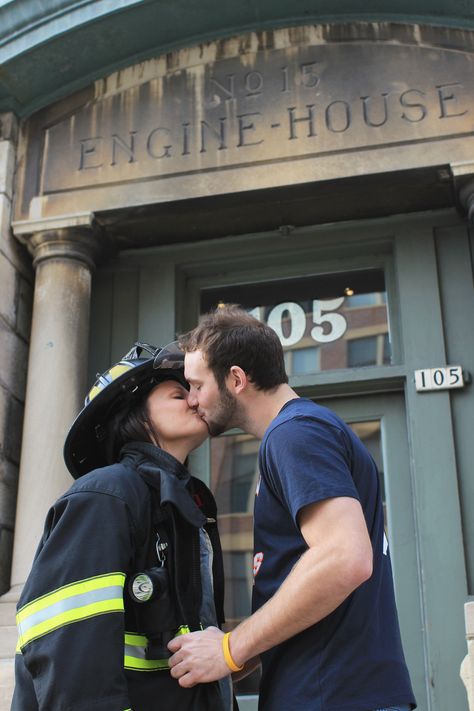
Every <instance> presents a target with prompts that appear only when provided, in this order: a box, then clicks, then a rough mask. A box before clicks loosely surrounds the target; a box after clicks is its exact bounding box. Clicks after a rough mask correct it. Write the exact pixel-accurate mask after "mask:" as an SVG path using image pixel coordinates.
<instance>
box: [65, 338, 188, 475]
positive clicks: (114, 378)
mask: <svg viewBox="0 0 474 711" xmlns="http://www.w3.org/2000/svg"><path fill="white" fill-rule="evenodd" d="M164 380H177V381H178V382H179V383H181V384H182V385H184V387H186V388H188V387H189V386H188V384H187V383H186V380H185V379H184V353H183V352H182V351H181V350H180V348H179V346H178V344H177V343H176V342H174V343H170V344H169V345H168V346H165V347H164V348H156V347H155V346H150V345H149V344H147V343H135V344H134V346H133V348H132V349H131V350H130V351H129V352H128V353H127V354H126V355H124V357H123V358H121V360H119V362H118V363H116V364H115V365H113V366H112V367H111V368H109V369H108V370H106V371H105V373H103V374H102V375H98V376H97V380H96V382H95V383H94V385H93V386H92V388H91V389H90V391H89V393H88V394H87V396H86V399H85V402H84V408H83V409H82V410H81V412H80V413H79V415H78V416H77V417H76V419H75V420H74V422H73V424H72V426H71V429H70V430H69V432H68V435H67V437H66V442H65V443H64V461H65V462H66V466H67V468H68V469H69V471H70V472H71V474H72V475H73V477H74V478H75V479H77V478H78V477H80V476H82V475H83V474H87V472H89V471H92V469H96V468H98V467H103V466H106V465H107V464H111V463H112V462H111V461H110V457H109V456H108V453H107V446H106V445H107V438H108V435H109V427H108V426H109V424H110V422H111V420H112V419H113V418H114V416H116V415H117V414H118V413H119V412H120V411H126V410H130V409H131V407H133V406H134V405H135V404H136V403H138V402H139V401H141V400H142V399H143V398H144V397H146V396H147V394H148V393H149V392H150V391H151V390H152V389H153V388H154V387H155V385H158V383H161V382H163V381H164Z"/></svg>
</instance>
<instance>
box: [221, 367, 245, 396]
mask: <svg viewBox="0 0 474 711" xmlns="http://www.w3.org/2000/svg"><path fill="white" fill-rule="evenodd" d="M249 383H250V380H249V378H248V375H247V373H246V372H245V371H244V370H242V368H241V367H240V366H239V365H232V366H231V367H230V369H229V374H228V376H227V378H226V385H227V389H228V390H230V392H231V393H232V394H233V395H240V393H242V392H243V391H244V390H245V389H246V388H247V387H248V384H249Z"/></svg>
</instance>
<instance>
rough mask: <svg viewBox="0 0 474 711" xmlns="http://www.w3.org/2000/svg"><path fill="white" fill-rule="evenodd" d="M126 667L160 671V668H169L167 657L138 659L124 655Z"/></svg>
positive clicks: (137, 669)
mask: <svg viewBox="0 0 474 711" xmlns="http://www.w3.org/2000/svg"><path fill="white" fill-rule="evenodd" d="M123 664H124V667H125V669H129V670H131V671H133V670H135V671H158V670H159V669H169V666H168V660H167V659H138V658H137V657H130V656H128V655H127V654H125V655H124V662H123Z"/></svg>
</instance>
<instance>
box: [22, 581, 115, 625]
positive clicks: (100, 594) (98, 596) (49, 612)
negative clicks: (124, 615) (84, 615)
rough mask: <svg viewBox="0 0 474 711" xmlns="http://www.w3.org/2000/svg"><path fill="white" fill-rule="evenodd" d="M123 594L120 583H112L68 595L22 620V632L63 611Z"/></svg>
mask: <svg viewBox="0 0 474 711" xmlns="http://www.w3.org/2000/svg"><path fill="white" fill-rule="evenodd" d="M122 594H123V588H122V587H121V586H119V585H111V586H109V587H107V588H100V589H99V590H90V591H89V592H86V593H81V594H79V595H74V596H73V597H68V598H66V599H65V600H59V602H56V603H54V604H53V605H49V606H48V607H45V608H44V609H43V610H39V611H38V612H35V613H33V614H32V615H30V616H29V617H26V618H25V619H24V620H22V622H21V632H22V634H25V632H27V631H28V630H29V629H31V627H34V626H35V625H38V624H40V622H44V621H45V620H49V619H50V618H52V617H56V616H57V615H60V614H62V613H63V612H68V610H74V609H75V608H77V607H84V606H85V605H91V604H93V603H95V602H102V601H103V600H110V599H112V598H120V597H122Z"/></svg>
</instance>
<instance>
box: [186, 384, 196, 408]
mask: <svg viewBox="0 0 474 711" xmlns="http://www.w3.org/2000/svg"><path fill="white" fill-rule="evenodd" d="M186 400H187V401H188V405H189V407H192V408H193V409H196V407H197V406H198V400H197V397H196V395H195V393H193V389H192V388H191V390H190V391H189V392H188V396H187V398H186Z"/></svg>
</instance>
